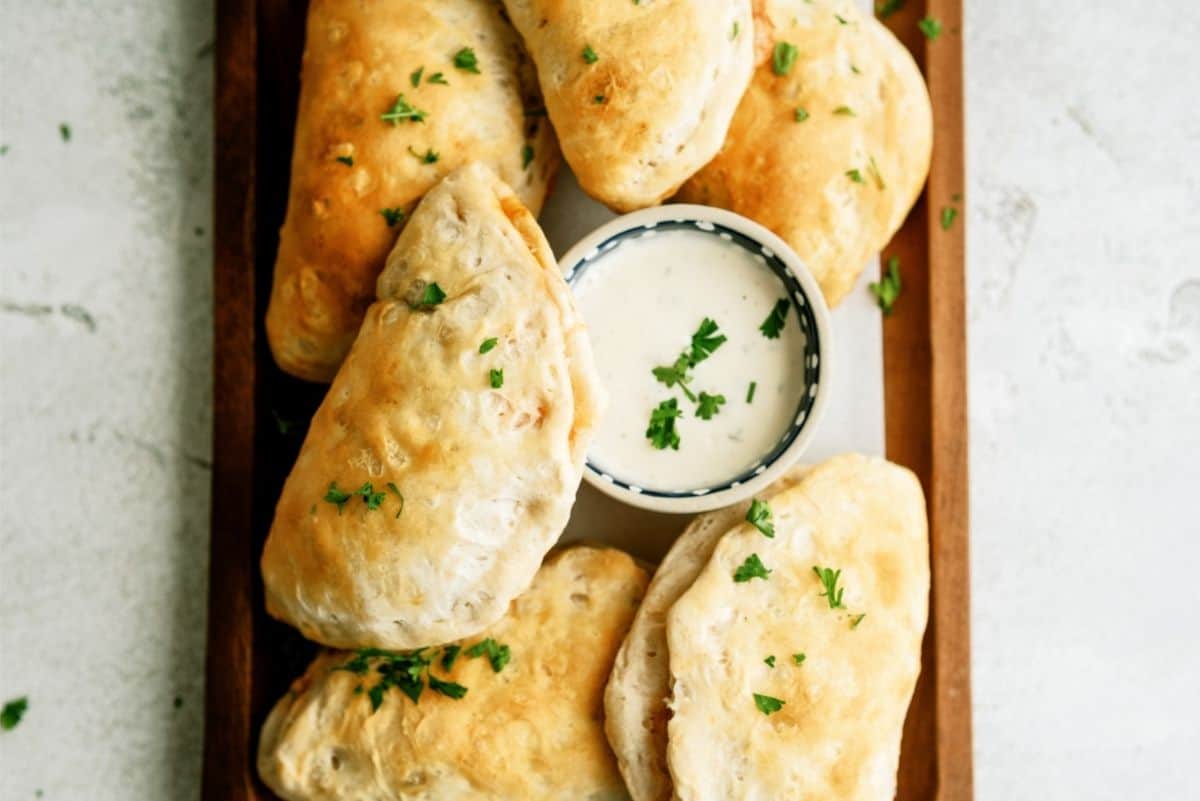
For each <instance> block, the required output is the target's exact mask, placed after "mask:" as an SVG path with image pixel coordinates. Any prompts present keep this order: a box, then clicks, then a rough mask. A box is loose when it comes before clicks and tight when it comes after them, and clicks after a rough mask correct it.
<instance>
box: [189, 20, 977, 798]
mask: <svg viewBox="0 0 1200 801" xmlns="http://www.w3.org/2000/svg"><path fill="white" fill-rule="evenodd" d="M961 2H962V0H926V1H925V2H909V3H906V4H905V7H904V8H903V9H902V10H901V11H900V12H899V13H897V14H895V15H893V16H892V17H891V18H889V19H888V20H887V23H888V25H889V26H890V27H892V29H893V30H894V31H896V32H897V34H898V35H899V36H900V38H901V39H902V40H903V41H904V42H905V44H906V45H907V46H908V47H909V49H910V50H912V51H913V53H914V54H915V55H916V57H917V60H918V62H919V63H920V64H921V66H922V68H923V69H924V71H925V74H926V77H927V79H928V82H929V87H930V93H931V96H932V97H933V101H934V109H935V116H934V122H935V150H934V161H933V169H932V172H931V175H930V180H929V185H928V188H927V190H926V194H925V197H924V198H923V199H922V201H921V202H920V203H919V204H918V205H917V207H916V208H915V209H914V211H913V213H912V214H911V215H910V217H909V220H908V222H907V223H906V224H905V227H904V228H903V229H902V231H901V232H900V233H899V234H898V235H897V236H896V238H895V240H894V241H893V242H892V243H891V245H889V247H888V249H887V250H886V251H885V255H886V256H891V255H896V256H898V257H899V258H900V259H901V261H902V265H903V266H902V272H903V278H904V291H903V295H902V297H901V299H900V301H899V302H898V303H897V307H896V312H895V314H894V315H893V316H891V317H889V318H888V319H887V320H886V322H885V325H884V337H883V339H884V341H883V347H884V369H885V396H886V398H885V402H886V415H887V451H888V455H889V457H890V458H892V459H894V460H896V461H898V462H900V463H902V464H905V465H908V466H909V467H911V468H912V469H913V470H915V471H916V472H917V474H918V475H919V476H920V477H921V480H922V482H923V484H924V486H925V488H926V492H927V494H928V497H929V514H930V524H931V535H932V537H931V539H932V541H931V558H932V563H933V590H932V594H931V607H930V608H931V617H930V625H929V630H928V631H927V633H926V637H925V644H924V651H923V654H922V676H921V680H920V682H919V683H918V687H917V692H916V694H915V696H914V698H913V703H912V705H911V707H910V710H909V715H908V719H907V721H906V724H905V734H904V742H903V747H902V754H901V764H900V773H899V779H900V783H899V791H898V794H897V797H898V798H899V799H901V801H917V800H918V799H920V801H931V800H933V799H937V800H938V801H969V799H970V798H971V795H972V787H971V781H972V780H971V772H972V765H971V704H970V678H969V669H970V658H969V653H970V652H969V602H968V558H967V553H968V552H967V438H966V432H967V426H966V389H965V387H966V344H965V311H964V269H965V254H964V233H965V219H964V218H965V215H963V214H962V213H961V210H962V208H963V206H962V204H959V207H960V215H959V217H958V221H957V222H956V224H955V226H954V227H953V228H952V229H951V230H950V231H949V232H945V231H942V230H941V227H940V225H939V213H940V209H941V207H942V206H943V205H946V204H947V203H948V199H949V198H950V197H951V196H952V195H954V194H957V193H960V192H962V191H963V189H964V163H963V124H962V123H963V120H962V111H963V105H962V52H961V42H962V38H961V24H962V8H961ZM306 11H307V4H306V3H305V2H300V1H298V0H218V3H217V14H218V20H217V56H218V59H217V98H216V129H215V130H216V141H215V146H216V191H215V200H214V202H215V208H214V231H215V233H214V237H215V238H214V265H213V267H214V296H215V297H214V303H215V309H214V322H215V331H214V334H215V342H214V352H215V377H214V392H215V397H214V426H213V439H214V441H213V507H212V546H211V555H212V558H211V579H210V594H209V621H208V628H209V631H208V653H207V664H206V672H207V690H206V700H205V720H206V730H205V753H204V774H203V793H202V797H203V799H204V801H275V796H274V795H273V794H271V793H270V792H269V791H268V790H266V789H265V788H264V787H263V786H262V784H261V783H260V782H259V781H258V779H257V776H256V773H255V770H254V757H255V750H256V747H257V739H258V727H259V726H260V725H261V723H262V720H263V718H264V717H265V714H266V711H267V709H268V707H269V705H270V704H271V703H273V702H274V701H275V700H276V699H277V698H278V697H279V696H280V695H281V694H282V693H283V692H284V690H285V689H286V688H287V686H288V684H289V682H290V681H291V680H292V679H293V678H294V677H296V676H298V675H299V674H300V673H301V672H302V670H303V668H304V666H305V665H306V664H307V662H308V660H309V659H310V657H311V655H312V653H313V650H314V648H313V646H312V645H311V644H309V643H306V642H305V641H304V640H303V639H302V638H300V637H299V635H297V634H296V633H295V632H293V631H292V630H290V629H289V628H288V627H286V626H283V625H281V624H279V623H277V622H275V621H272V620H270V619H269V618H268V617H267V616H266V614H265V612H264V610H263V605H262V587H261V581H260V578H259V572H258V557H259V554H260V552H261V549H262V543H263V539H264V538H265V536H266V532H267V529H268V528H269V526H270V521H271V515H272V512H273V509H274V505H275V499H276V498H277V497H278V494H279V489H280V487H281V485H282V482H283V479H284V477H285V476H286V474H287V471H288V470H289V469H290V467H291V464H292V462H293V460H294V458H295V455H296V452H297V450H298V448H299V445H300V441H301V438H302V437H303V428H302V425H303V424H302V422H301V421H304V420H307V419H308V418H309V416H310V415H311V413H312V411H313V410H314V409H315V408H316V406H317V404H318V403H319V402H320V398H321V394H322V389H323V388H322V387H318V386H314V385H310V384H305V383H303V382H300V381H296V380H295V379H291V378H289V377H288V376H286V375H284V374H283V373H281V372H280V371H279V370H278V369H277V368H276V367H275V365H274V363H273V361H272V359H271V357H270V354H269V353H268V351H267V349H266V346H265V338H264V337H263V336H261V333H262V329H261V321H262V319H263V314H264V312H265V304H266V298H267V296H268V293H269V289H270V281H271V271H272V267H273V261H274V255H275V250H276V246H277V239H278V229H279V225H280V224H281V222H282V220H283V213H284V209H285V204H286V199H287V181H288V169H289V159H290V154H291V144H292V131H293V125H294V121H295V120H294V118H295V109H296V100H297V96H298V90H299V86H298V83H299V69H300V55H301V51H302V46H303V35H304V19H305V14H306ZM926 14H929V15H931V16H934V17H936V18H938V19H939V20H941V21H942V23H943V26H944V29H945V32H944V33H943V34H942V36H941V37H939V39H938V40H937V41H935V42H926V41H925V40H924V38H923V37H922V36H921V35H920V33H919V32H918V30H917V27H916V22H917V20H919V19H920V18H921V17H922V16H924V15H926Z"/></svg>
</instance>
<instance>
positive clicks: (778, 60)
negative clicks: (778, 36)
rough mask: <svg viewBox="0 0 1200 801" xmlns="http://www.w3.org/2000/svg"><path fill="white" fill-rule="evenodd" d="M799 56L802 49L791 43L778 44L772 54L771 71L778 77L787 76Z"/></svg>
mask: <svg viewBox="0 0 1200 801" xmlns="http://www.w3.org/2000/svg"><path fill="white" fill-rule="evenodd" d="M799 55H800V49H799V48H798V47H796V46H795V45H794V44H792V43H791V42H776V43H775V50H774V51H773V52H772V53H771V69H773V70H774V71H775V74H776V75H787V74H788V73H789V72H791V71H792V65H794V64H795V63H796V57H797V56H799Z"/></svg>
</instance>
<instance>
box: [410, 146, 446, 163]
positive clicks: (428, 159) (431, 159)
mask: <svg viewBox="0 0 1200 801" xmlns="http://www.w3.org/2000/svg"><path fill="white" fill-rule="evenodd" d="M408 152H409V153H411V154H412V156H413V158H415V159H417V160H418V161H420V162H421V163H422V164H436V163H437V160H438V159H439V158H441V156H440V155H438V152H437V151H436V150H434V149H433V148H431V147H427V148H425V152H424V153H418V152H417V151H415V150H413V147H412V145H409V146H408Z"/></svg>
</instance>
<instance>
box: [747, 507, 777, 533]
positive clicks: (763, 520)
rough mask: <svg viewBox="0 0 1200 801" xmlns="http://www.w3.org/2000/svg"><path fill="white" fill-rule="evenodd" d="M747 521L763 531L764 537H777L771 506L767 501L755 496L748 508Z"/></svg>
mask: <svg viewBox="0 0 1200 801" xmlns="http://www.w3.org/2000/svg"><path fill="white" fill-rule="evenodd" d="M746 522H747V523H749V524H750V525H752V526H754V527H755V528H756V529H758V530H759V531H761V532H762V535H763V536H764V537H771V538H772V539H773V538H774V537H775V523H774V521H773V520H772V519H771V507H770V506H769V505H768V504H767V502H766V501H760V500H759V499H758V498H755V499H754V500H753V501H751V502H750V508H749V509H747V510H746Z"/></svg>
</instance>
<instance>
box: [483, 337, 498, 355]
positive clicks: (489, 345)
mask: <svg viewBox="0 0 1200 801" xmlns="http://www.w3.org/2000/svg"><path fill="white" fill-rule="evenodd" d="M499 342H500V340H499V339H497V338H496V337H488V338H487V339H485V340H483V342H481V343H480V344H479V352H480V353H487V352H488V351H490V350H492V349H493V348H495V347H496V345H497V344H499Z"/></svg>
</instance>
